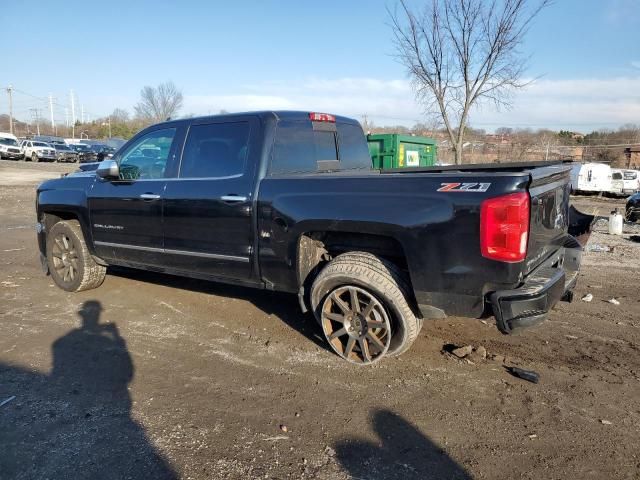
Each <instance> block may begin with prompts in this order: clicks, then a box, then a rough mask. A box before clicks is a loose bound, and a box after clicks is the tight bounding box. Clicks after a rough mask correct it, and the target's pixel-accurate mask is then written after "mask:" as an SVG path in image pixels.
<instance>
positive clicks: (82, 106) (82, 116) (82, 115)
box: [80, 103, 84, 125]
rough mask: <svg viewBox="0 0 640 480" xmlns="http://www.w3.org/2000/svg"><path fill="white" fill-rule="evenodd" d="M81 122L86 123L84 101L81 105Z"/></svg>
mask: <svg viewBox="0 0 640 480" xmlns="http://www.w3.org/2000/svg"><path fill="white" fill-rule="evenodd" d="M80 118H81V120H80V123H82V124H83V125H84V103H83V104H81V105H80Z"/></svg>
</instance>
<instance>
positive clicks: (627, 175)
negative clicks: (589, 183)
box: [610, 169, 640, 195]
mask: <svg viewBox="0 0 640 480" xmlns="http://www.w3.org/2000/svg"><path fill="white" fill-rule="evenodd" d="M638 190H640V172H638V171H637V170H622V169H613V170H612V171H611V191H610V192H611V193H612V194H613V195H631V194H634V193H636V192H637V191H638Z"/></svg>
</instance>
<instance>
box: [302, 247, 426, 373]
mask: <svg viewBox="0 0 640 480" xmlns="http://www.w3.org/2000/svg"><path fill="white" fill-rule="evenodd" d="M345 286H347V288H348V286H354V287H356V289H362V290H364V291H366V292H367V293H368V294H370V295H371V296H372V297H373V298H374V299H376V300H378V301H379V302H380V303H381V304H382V305H383V307H384V309H385V311H386V313H387V315H388V317H389V319H390V323H391V332H390V342H389V345H388V349H387V350H386V351H385V352H381V354H380V355H378V357H377V358H375V359H373V360H372V361H369V362H367V361H360V362H358V361H356V362H355V363H365V364H366V363H374V362H375V361H378V360H380V359H381V358H382V357H384V356H398V355H401V354H402V353H404V352H406V351H407V350H408V349H409V348H410V347H411V345H412V344H413V342H414V341H415V340H416V338H417V337H418V334H419V333H420V329H421V328H422V319H421V318H417V317H416V315H415V314H414V311H413V309H412V308H411V305H410V303H409V302H410V301H411V300H410V299H411V298H412V294H411V289H410V287H409V285H408V283H407V281H406V280H405V278H404V276H403V274H402V273H401V272H400V270H399V269H398V268H397V267H396V266H395V265H394V264H393V263H391V262H388V261H386V260H384V259H381V258H379V257H377V256H375V255H373V254H370V253H366V252H349V253H345V254H342V255H339V256H337V257H336V258H334V259H333V260H332V261H331V262H329V264H328V265H327V266H326V267H324V268H323V269H322V271H321V272H320V273H319V274H318V276H317V277H316V278H315V280H314V282H313V284H312V286H311V292H310V302H311V307H312V309H313V312H314V314H315V316H316V319H317V320H318V322H319V323H320V324H321V326H322V327H323V332H324V333H325V338H326V339H327V341H328V342H329V344H330V345H331V346H332V348H333V349H334V351H336V353H337V354H338V355H340V356H341V357H342V358H345V359H346V360H351V359H350V358H347V357H345V355H343V353H344V352H340V351H339V348H338V349H336V345H335V344H334V343H332V340H331V339H330V338H329V336H328V335H327V330H326V328H325V327H326V324H327V319H326V317H325V318H323V314H324V315H326V305H327V299H328V298H329V296H330V295H332V293H333V292H337V291H339V289H340V287H343V288H344V287H345ZM323 309H324V310H323ZM334 340H335V339H334ZM345 350H346V348H345Z"/></svg>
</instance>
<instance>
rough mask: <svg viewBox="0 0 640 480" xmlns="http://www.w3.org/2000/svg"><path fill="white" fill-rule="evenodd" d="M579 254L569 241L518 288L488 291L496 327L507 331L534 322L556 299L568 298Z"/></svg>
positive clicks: (574, 278)
mask: <svg viewBox="0 0 640 480" xmlns="http://www.w3.org/2000/svg"><path fill="white" fill-rule="evenodd" d="M571 240H573V239H571ZM581 255H582V247H581V246H580V245H579V244H577V242H576V243H575V244H573V243H572V242H569V243H568V245H567V246H566V247H563V248H562V249H560V251H559V252H558V253H557V254H556V255H553V256H552V257H551V258H550V259H549V260H547V261H546V262H545V263H543V264H542V265H540V266H539V267H538V268H537V269H536V270H534V271H533V272H532V273H531V274H529V275H528V276H527V277H526V278H525V280H524V282H523V283H522V285H521V286H519V287H518V288H515V289H512V290H501V291H497V292H493V293H492V294H490V295H489V302H490V303H491V307H492V308H493V314H494V316H495V317H496V325H497V326H498V330H500V331H501V332H502V333H505V334H508V333H513V332H515V331H517V330H520V329H523V328H527V327H532V326H534V325H538V324H539V323H541V322H543V321H544V320H545V319H546V318H547V316H548V314H549V312H550V311H551V309H552V308H553V307H554V306H555V304H556V303H558V302H559V301H560V300H563V299H564V300H567V301H571V299H572V296H573V295H572V290H573V288H574V287H575V285H576V280H577V277H578V270H579V268H580V261H581Z"/></svg>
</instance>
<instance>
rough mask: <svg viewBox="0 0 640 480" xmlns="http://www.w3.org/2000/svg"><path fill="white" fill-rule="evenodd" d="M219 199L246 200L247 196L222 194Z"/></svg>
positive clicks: (230, 200)
mask: <svg viewBox="0 0 640 480" xmlns="http://www.w3.org/2000/svg"><path fill="white" fill-rule="evenodd" d="M220 200H222V201H223V202H246V201H247V197H242V196H240V195H223V196H222V197H220Z"/></svg>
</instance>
